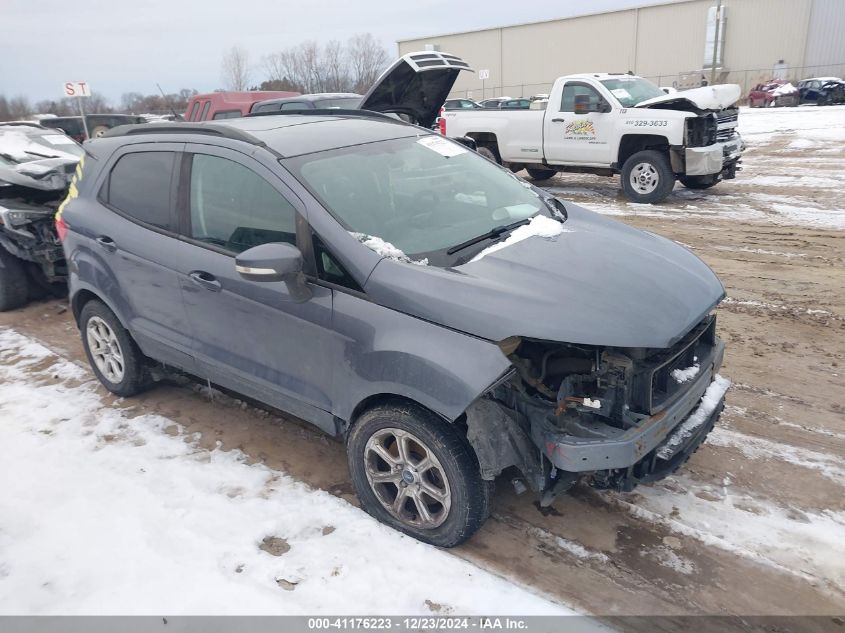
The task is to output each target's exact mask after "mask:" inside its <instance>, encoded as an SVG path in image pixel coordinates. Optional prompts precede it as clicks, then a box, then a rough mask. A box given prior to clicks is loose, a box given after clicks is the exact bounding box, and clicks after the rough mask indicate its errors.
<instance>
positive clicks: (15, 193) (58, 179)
mask: <svg viewBox="0 0 845 633" xmlns="http://www.w3.org/2000/svg"><path fill="white" fill-rule="evenodd" d="M83 154H84V152H83V150H82V148H81V147H80V146H79V145H78V144H77V143H76V142H75V141H74V140H73V139H71V138H69V137H68V136H66V135H65V134H64V133H63V132H61V131H58V130H54V129H50V128H46V127H43V126H41V125H38V124H37V123H28V122H19V123H0V312H2V311H6V310H12V309H14V308H19V307H21V306H23V305H25V304H26V303H27V302H28V301H29V300H30V299H35V298H40V297H42V296H44V295H46V294H51V295H56V296H59V295H62V294H64V293H65V292H66V291H67V267H66V265H65V260H64V253H63V252H62V247H61V244H60V243H59V240H58V237H57V235H56V232H55V226H54V224H53V216H54V214H55V212H56V208H57V207H58V205H59V203H60V202H61V200H62V199H63V198H64V197H65V194H66V192H67V190H68V186H69V184H70V181H71V179H72V177H73V175H74V173H75V170H76V167H77V163H78V162H79V160H80V158H81V157H82V156H83Z"/></svg>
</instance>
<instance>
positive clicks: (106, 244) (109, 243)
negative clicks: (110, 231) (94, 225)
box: [97, 235, 117, 253]
mask: <svg viewBox="0 0 845 633" xmlns="http://www.w3.org/2000/svg"><path fill="white" fill-rule="evenodd" d="M97 244H99V245H100V247H102V248H104V249H105V250H107V251H108V252H109V253H114V252H115V251H116V250H117V244H115V243H114V240H113V239H112V238H110V237H109V236H108V235H100V236H99V237H97Z"/></svg>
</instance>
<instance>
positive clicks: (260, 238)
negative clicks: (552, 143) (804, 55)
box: [56, 53, 728, 547]
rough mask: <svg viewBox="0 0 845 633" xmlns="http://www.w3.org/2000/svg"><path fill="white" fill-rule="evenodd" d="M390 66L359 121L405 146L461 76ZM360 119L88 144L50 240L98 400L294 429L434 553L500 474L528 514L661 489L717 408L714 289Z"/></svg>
mask: <svg viewBox="0 0 845 633" xmlns="http://www.w3.org/2000/svg"><path fill="white" fill-rule="evenodd" d="M422 54H423V53H420V55H422ZM425 54H427V55H429V54H430V53H425ZM438 55H440V54H439V53H438ZM406 57H407V56H406ZM400 61H401V63H400V64H398V65H396V66H394V67H393V71H395V72H389V73H387V75H384V76H382V79H381V82H383V83H379V84H377V85H376V86H374V87H373V89H372V90H371V91H370V93H368V95H367V97H366V98H365V99H364V103H363V104H362V105H363V106H368V107H369V108H378V109H379V111H380V112H383V113H385V114H389V115H396V114H399V115H402V116H404V117H411V118H413V119H414V120H415V122H418V123H420V124H421V125H424V126H426V125H430V124H431V123H432V122H433V121H434V119H435V117H436V115H437V111H438V109H439V108H440V104H442V103H443V101H444V99H445V95H446V94H448V91H449V89H450V88H451V85H452V83H453V81H454V76H455V75H456V74H457V72H458V71H459V70H460V67H458V66H457V65H456V64H455V63H454V62H452V61H450V60H448V59H445V58H439V59H430V58H426V59H425V60H424V61H427V62H429V61H430V62H432V63H436V64H439V66H438V67H437V68H432V67H431V66H428V65H427V66H420V64H419V63H418V62H419V61H421V60H415V59H413V58H408V59H405V58H403V59H402V60H400ZM414 66H416V67H417V68H418V69H419V70H417V71H415V73H416V74H415V76H413V77H409V76H408V75H407V74H406V73H407V71H408V70H409V69H412V70H413V69H414ZM464 66H465V64H464ZM423 68H424V70H423ZM400 76H404V77H405V79H406V81H405V84H403V85H407V86H408V90H401V89H399V88H400V84H399V83H398V80H399V77H400ZM443 91H445V92H443ZM438 92H441V93H443V94H438ZM420 95H426V98H425V99H420V98H419V96H420ZM391 101H392V105H391ZM385 114H378V113H374V112H366V111H361V110H332V111H328V110H321V111H320V110H313V111H311V112H310V113H304V112H298V113H293V114H283V113H279V114H271V115H269V116H264V115H257V116H251V117H248V118H243V119H232V120H229V121H225V122H208V123H202V124H193V123H171V124H160V125H145V126H135V127H129V128H121V129H119V130H114V131H113V132H110V133H108V134H106V135H104V136H103V137H102V138H100V139H97V140H94V141H92V142H91V144H90V148H86V149H88V153H89V154H90V156H89V157H88V158H87V159H86V161H85V163H84V168H83V170H82V173H81V178H80V179H79V180H78V181H77V183H76V185H77V186H76V188H75V189H74V190H72V192H71V194H70V195H69V196H68V202H67V204H66V205H64V207H63V209H62V210H61V212H60V213H59V214H58V215H57V218H56V223H57V227H58V230H59V233H60V234H61V235H62V236H63V246H64V249H65V253H66V255H67V258H68V261H70V262H72V266H71V269H70V289H71V291H70V292H71V297H70V301H71V306H72V311H73V315H74V318H75V319H76V321H77V323H78V325H79V328H80V333H81V337H82V343H83V346H84V348H85V351H86V354H87V356H88V359H89V361H90V363H91V366H92V369H93V371H94V373H95V374H96V376H97V377H98V379H99V380H100V381H101V383H102V384H103V385H104V386H105V387H106V388H107V389H109V390H110V391H112V392H114V393H115V394H118V395H120V396H132V395H134V394H137V393H139V392H140V391H142V390H144V389H146V388H147V387H149V386H150V384H151V370H152V368H153V367H154V366H155V365H156V364H162V363H163V364H165V365H167V366H171V367H175V368H178V369H180V370H182V371H185V372H187V373H189V374H191V375H194V376H198V377H200V378H201V379H203V380H207V381H209V382H212V383H215V384H218V385H221V386H223V387H225V388H228V389H231V390H234V391H237V392H239V393H242V394H245V395H247V396H249V397H252V398H255V399H257V400H259V401H261V402H264V403H266V404H268V405H271V406H274V407H278V408H280V409H283V410H285V411H288V412H290V413H292V414H294V415H296V416H299V417H300V418H302V419H304V420H306V421H308V422H311V423H313V424H315V425H316V426H317V427H319V428H320V429H322V430H323V431H325V432H326V433H328V434H331V435H334V436H339V437H342V438H344V440H345V442H346V446H347V455H348V462H349V468H350V471H351V474H352V480H353V484H354V487H355V490H356V492H357V494H358V496H359V498H360V500H361V504H362V507H363V508H364V509H365V510H366V511H367V512H369V513H370V514H372V515H373V516H374V517H376V518H377V519H379V520H381V521H383V522H385V523H387V524H389V525H391V526H393V527H395V528H396V529H399V530H402V531H403V532H405V533H407V534H410V535H412V536H414V537H415V538H418V539H420V540H422V541H425V542H428V543H432V544H435V545H439V546H443V547H450V546H454V545H457V544H458V543H461V542H463V541H465V540H466V539H467V538H469V537H470V536H471V535H472V534H473V533H474V532H475V531H476V530H477V529H478V527H479V526H480V525H481V524H482V523H483V522H484V520H485V519H486V518H487V516H488V514H489V512H490V504H491V497H492V492H493V483H494V480H495V478H496V477H497V476H498V475H499V474H501V473H502V472H503V471H505V470H509V469H517V470H518V471H519V472H521V476H522V477H523V478H524V480H525V481H526V483H527V484H528V486H529V487H531V488H532V489H533V490H534V491H535V492H536V493H537V494H538V495H541V497H542V503H543V504H548V503H550V502H551V500H552V499H553V498H554V495H556V494H559V493H561V492H563V491H565V490H567V489H568V488H569V487H571V486H572V485H574V484H575V482H577V481H579V480H583V481H585V482H587V483H589V484H591V485H593V486H596V487H599V488H612V489H616V490H630V489H632V488H633V487H634V486H636V485H637V484H638V483H640V482H648V481H654V480H656V479H659V478H661V477H664V476H666V475H667V474H669V473H671V472H673V471H674V470H675V469H677V468H678V467H679V466H680V465H681V464H682V463H684V462H685V461H686V459H687V458H688V457H689V456H690V454H692V452H694V451H695V450H696V448H697V447H698V446H699V445H700V444H701V442H702V441H704V438H705V437H706V435H707V434H708V432H709V431H710V429H712V427H713V425H714V424H715V422H716V419H717V418H718V416H719V414H720V411H721V409H722V407H723V402H724V394H725V391H726V389H727V384H728V383H727V381H726V380H725V379H722V378H721V377H719V376H718V375H717V371H718V369H719V367H720V365H721V363H722V357H723V353H724V345H723V344H722V342H721V341H720V340H719V338H718V337H717V336H716V332H715V328H716V321H715V316H714V315H713V309H714V308H715V307H716V305H717V304H718V303H719V302H720V301H721V300H722V298H723V297H724V296H725V293H724V289H723V287H722V285H721V283H720V282H719V280H718V278H717V277H716V275H715V274H714V273H713V271H712V270H710V269H709V268H708V267H707V265H706V264H704V263H703V262H702V261H701V260H700V259H699V258H698V257H696V256H695V255H693V254H692V253H691V252H689V251H687V250H686V249H685V248H683V247H681V246H679V245H678V244H676V243H674V242H672V241H671V240H668V239H664V238H661V237H659V236H657V235H654V234H651V233H645V232H642V231H638V230H636V229H634V228H631V227H628V226H626V225H624V224H621V223H617V222H615V221H613V220H611V219H609V218H606V217H603V216H601V215H598V214H595V213H592V212H590V211H588V210H586V209H583V208H581V207H579V206H577V205H574V204H569V203H562V202H561V201H559V200H557V199H556V198H554V197H553V196H551V195H549V194H548V193H546V192H544V191H542V190H540V189H537V188H535V187H533V186H531V185H530V184H528V183H526V182H524V181H522V180H520V179H519V178H517V177H516V176H514V175H513V174H511V173H510V172H509V171H508V170H506V169H502V168H501V167H499V166H497V165H495V164H493V163H491V162H490V161H488V160H485V159H484V158H482V157H481V156H479V155H478V154H477V153H476V152H474V151H471V150H470V149H468V148H467V147H466V146H464V145H462V144H459V143H457V142H455V141H452V140H450V139H446V138H444V137H442V136H441V135H439V134H434V133H431V132H429V131H428V130H426V129H424V127H419V126H418V125H412V124H409V123H406V122H403V121H400V120H398V119H396V118H395V117H392V116H385ZM303 123H307V125H303ZM306 128H307V129H306ZM573 297H578V299H577V300H573ZM550 314H552V315H554V318H549V315H550Z"/></svg>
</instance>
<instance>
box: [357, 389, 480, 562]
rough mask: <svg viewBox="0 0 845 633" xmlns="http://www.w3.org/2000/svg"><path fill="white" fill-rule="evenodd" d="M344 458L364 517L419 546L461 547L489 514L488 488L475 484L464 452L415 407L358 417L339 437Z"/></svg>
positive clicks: (465, 447) (448, 429)
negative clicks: (420, 543)
mask: <svg viewBox="0 0 845 633" xmlns="http://www.w3.org/2000/svg"><path fill="white" fill-rule="evenodd" d="M347 457H348V460H349V470H350V472H351V474H352V483H353V485H354V486H355V492H356V493H357V494H358V498H359V499H360V500H361V506H362V507H363V508H364V510H366V511H367V512H368V513H369V514H370V515H372V516H373V517H375V518H376V519H378V520H379V521H381V522H382V523H386V524H387V525H389V526H391V527H393V528H395V529H397V530H399V531H401V532H404V533H405V534H408V535H409V536H413V537H414V538H416V539H418V540H420V541H423V542H425V543H430V544H432V545H437V546H438V547H454V546H455V545H458V544H460V543H463V542H464V541H466V540H467V539H468V538H469V537H470V536H472V535H473V534H474V533H475V531H476V530H477V529H478V528H479V527H481V524H482V523H484V521H485V520H486V519H487V516H488V515H489V514H490V501H491V497H492V492H493V482H491V481H485V480H483V479H482V478H481V473H480V472H479V466H478V460H477V459H476V457H475V453H474V452H473V450H472V448H471V447H470V446H469V444H468V443H467V441H466V439H465V438H464V437H463V436H462V435H461V434H460V433H459V432H458V431H457V430H456V429H455V427H454V426H453V425H451V424H450V423H448V422H446V421H444V420H442V419H441V418H439V417H437V416H436V415H434V414H433V413H431V412H429V411H426V410H425V409H423V408H421V407H417V406H413V405H405V404H393V405H380V406H376V407H374V408H372V409H369V410H367V411H365V412H364V413H363V414H362V415H361V416H360V417H359V418H358V419H357V420H356V421H355V424H354V426H353V427H352V430H351V431H350V433H349V436H348V438H347Z"/></svg>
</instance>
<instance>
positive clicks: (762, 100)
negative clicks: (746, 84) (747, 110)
mask: <svg viewBox="0 0 845 633" xmlns="http://www.w3.org/2000/svg"><path fill="white" fill-rule="evenodd" d="M799 101H800V98H799V95H798V88H796V87H795V86H793V85H792V84H791V83H788V82H786V81H784V80H783V79H773V80H772V81H770V82H768V83H765V84H757V86H756V87H755V88H754V90H751V91H750V92H749V93H748V106H749V107H751V108H769V107H776V108H777V107H788V106H797V105H798V104H799Z"/></svg>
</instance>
